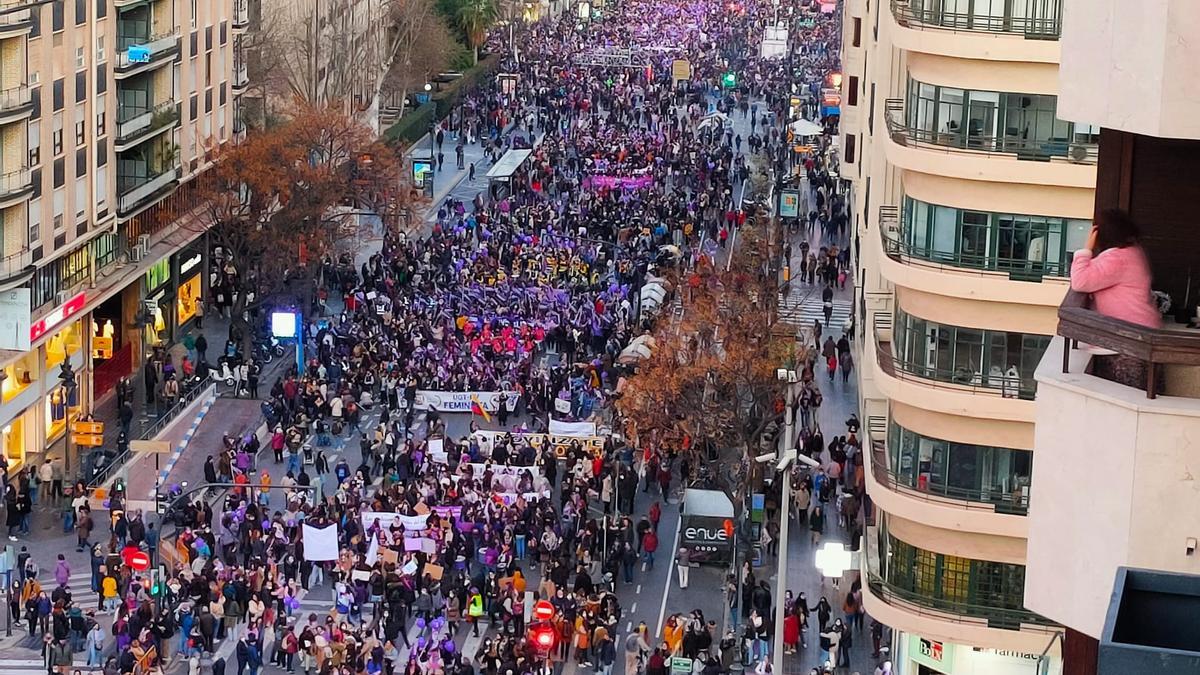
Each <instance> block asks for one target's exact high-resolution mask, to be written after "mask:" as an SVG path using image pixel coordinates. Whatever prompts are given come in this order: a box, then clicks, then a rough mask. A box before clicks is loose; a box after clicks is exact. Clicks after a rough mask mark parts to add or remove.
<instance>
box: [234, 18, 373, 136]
mask: <svg viewBox="0 0 1200 675" xmlns="http://www.w3.org/2000/svg"><path fill="white" fill-rule="evenodd" d="M233 2H234V4H235V7H244V8H245V12H246V18H247V24H248V26H247V28H248V31H247V32H246V33H244V34H239V36H238V39H237V42H236V47H235V48H236V52H237V54H238V56H237V60H238V68H239V69H240V72H241V73H243V75H241V76H240V77H242V79H241V80H240V81H241V82H244V84H243V85H242V86H243V87H247V88H248V91H249V93H248V96H247V103H248V104H249V105H250V106H252V108H253V110H254V112H253V114H251V115H250V117H251V118H252V120H254V121H255V122H256V123H263V122H264V121H265V120H266V119H267V118H268V117H270V116H274V115H285V116H286V115H287V114H288V111H289V110H290V109H291V108H292V106H293V105H294V103H295V101H296V100H300V101H304V102H306V103H310V104H314V105H331V104H339V105H340V106H342V108H343V111H344V112H345V113H346V114H347V115H351V116H355V117H358V118H360V119H361V120H362V121H363V122H364V123H366V124H368V125H370V126H371V128H372V129H375V130H376V131H378V127H379V121H378V115H379V112H378V107H379V92H380V87H381V86H382V84H383V80H384V76H385V75H386V74H387V63H388V54H387V49H388V38H389V33H388V26H389V21H388V17H389V15H390V13H391V12H392V11H393V6H394V5H396V4H397V0H233ZM239 11H240V10H239ZM247 63H248V64H250V65H251V67H250V68H249V70H248V71H247V67H246V66H247ZM247 75H248V77H247Z"/></svg>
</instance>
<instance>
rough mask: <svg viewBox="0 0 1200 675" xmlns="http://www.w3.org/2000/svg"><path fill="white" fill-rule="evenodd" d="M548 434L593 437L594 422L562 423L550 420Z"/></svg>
mask: <svg viewBox="0 0 1200 675" xmlns="http://www.w3.org/2000/svg"><path fill="white" fill-rule="evenodd" d="M550 434H551V435H555V436H581V437H582V436H595V435H596V423H595V422H562V421H559V420H553V419H552V420H550Z"/></svg>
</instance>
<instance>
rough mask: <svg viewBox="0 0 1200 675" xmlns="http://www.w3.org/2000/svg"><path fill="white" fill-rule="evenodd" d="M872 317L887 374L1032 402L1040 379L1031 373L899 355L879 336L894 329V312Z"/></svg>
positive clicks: (880, 362) (877, 348) (878, 356)
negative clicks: (935, 362) (985, 369)
mask: <svg viewBox="0 0 1200 675" xmlns="http://www.w3.org/2000/svg"><path fill="white" fill-rule="evenodd" d="M873 320H874V322H875V360H876V362H877V363H878V365H879V369H880V370H881V371H883V372H884V373H885V374H886V375H887V376H888V377H891V378H894V379H897V380H902V381H906V382H913V383H916V384H919V385H921V386H924V387H934V388H937V389H946V390H950V391H963V392H968V393H972V394H987V395H991V396H1003V397H1004V398H1019V399H1022V400H1026V401H1032V400H1033V399H1034V398H1035V395H1036V393H1037V381H1036V380H1034V379H1033V377H1032V376H1030V377H1027V378H1026V377H1020V376H1017V377H1009V376H1007V375H1004V374H999V375H996V374H988V373H981V372H977V371H975V370H973V369H971V368H968V367H966V366H958V367H955V368H942V367H939V366H930V365H928V364H923V363H916V362H912V361H907V360H905V359H903V358H900V357H898V356H896V355H894V354H893V353H892V343H891V342H889V341H886V340H882V339H880V338H879V335H880V333H882V332H884V331H885V330H892V327H891V323H892V317H891V315H889V314H887V313H885V312H876V313H875V315H874V317H873Z"/></svg>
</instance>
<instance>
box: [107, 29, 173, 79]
mask: <svg viewBox="0 0 1200 675" xmlns="http://www.w3.org/2000/svg"><path fill="white" fill-rule="evenodd" d="M121 41H122V42H126V41H128V39H127V38H122V40H121ZM134 47H142V48H144V49H145V50H146V51H147V52H148V53H149V58H148V59H147V60H144V61H132V60H130V58H129V50H130V49H133V48H134ZM178 47H179V32H178V31H177V30H176V29H171V30H170V31H168V32H165V33H160V34H158V35H151V36H149V37H147V38H146V39H145V40H144V41H138V42H134V43H133V44H130V45H129V46H128V47H126V48H125V49H122V50H121V52H120V53H118V54H117V64H116V68H117V69H118V70H130V69H133V68H137V67H138V66H143V65H146V64H147V63H153V62H155V61H157V60H160V59H161V58H162V57H164V56H166V55H168V54H171V53H173V52H175V51H176V50H177V49H178Z"/></svg>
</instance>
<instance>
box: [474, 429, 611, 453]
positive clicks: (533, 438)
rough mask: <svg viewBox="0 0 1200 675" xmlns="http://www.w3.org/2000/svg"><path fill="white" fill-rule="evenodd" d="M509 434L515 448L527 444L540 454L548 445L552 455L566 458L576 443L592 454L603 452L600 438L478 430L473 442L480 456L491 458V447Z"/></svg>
mask: <svg viewBox="0 0 1200 675" xmlns="http://www.w3.org/2000/svg"><path fill="white" fill-rule="evenodd" d="M510 434H511V436H512V439H513V445H514V446H515V447H517V448H520V447H521V446H522V445H524V444H526V443H528V444H529V445H531V446H533V448H534V449H535V450H537V451H538V452H541V451H542V448H544V447H546V444H547V443H549V444H550V447H551V448H552V449H553V450H554V453H555V454H556V455H558V456H559V457H565V456H566V454H567V450H568V449H569V448H570V447H571V444H572V443H578V444H580V445H582V446H583V447H585V448H587V449H588V450H589V451H591V452H592V453H593V454H597V455H598V454H600V453H602V452H604V439H603V438H601V437H600V436H565V435H555V434H535V433H526V432H515V431H514V432H508V431H484V430H480V431H476V432H475V436H474V438H475V441H476V442H477V443H479V452H480V454H482V455H483V456H484V457H491V456H492V447H493V446H495V444H496V442H497V440H499V439H503V438H504V437H505V436H507V435H510Z"/></svg>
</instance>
